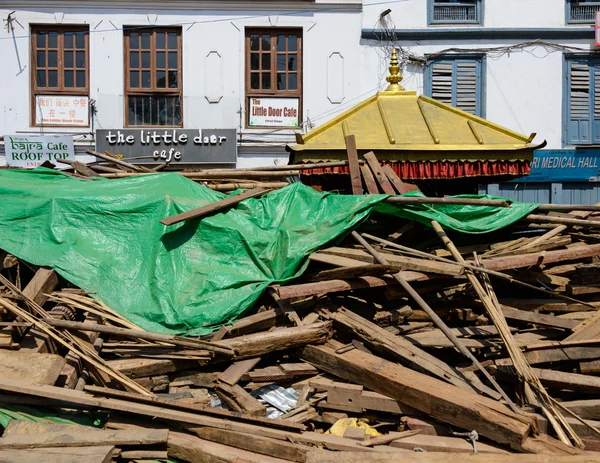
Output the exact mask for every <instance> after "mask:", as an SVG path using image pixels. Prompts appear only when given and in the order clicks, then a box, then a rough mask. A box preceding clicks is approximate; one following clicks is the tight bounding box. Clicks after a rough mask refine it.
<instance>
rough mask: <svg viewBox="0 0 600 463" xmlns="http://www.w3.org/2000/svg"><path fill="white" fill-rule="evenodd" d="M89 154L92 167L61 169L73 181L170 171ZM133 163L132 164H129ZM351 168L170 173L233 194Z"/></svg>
mask: <svg viewBox="0 0 600 463" xmlns="http://www.w3.org/2000/svg"><path fill="white" fill-rule="evenodd" d="M86 152H87V154H89V155H92V156H94V157H96V159H97V161H96V162H94V163H90V164H84V163H82V162H79V161H70V160H60V161H58V163H59V165H58V167H59V168H61V169H64V168H65V167H68V169H66V170H67V171H72V173H70V174H69V175H73V176H74V177H77V178H80V179H85V180H94V179H97V178H100V177H104V178H113V179H116V178H126V177H134V176H139V175H151V174H157V173H164V172H167V171H169V169H170V167H171V166H169V165H167V164H160V165H157V166H152V165H150V166H148V165H144V164H135V161H136V159H137V160H140V159H144V158H132V159H129V160H128V161H125V160H123V159H122V158H121V157H119V156H118V155H115V154H114V153H111V152H110V151H106V152H105V153H98V152H96V151H93V150H87V151H86ZM129 161H131V162H129ZM346 165H348V162H347V161H341V162H320V163H318V164H298V165H284V166H265V167H256V168H245V169H204V170H197V169H185V170H177V171H171V172H174V173H177V174H178V175H182V176H184V177H187V178H189V179H190V180H193V181H195V182H198V183H201V184H203V185H204V186H206V187H208V188H211V189H213V190H217V191H224V192H227V191H233V190H237V189H240V188H242V189H253V188H263V189H271V190H272V189H278V188H283V187H285V186H286V185H289V183H290V182H291V181H293V180H297V179H298V178H299V175H300V174H301V173H302V171H306V170H310V169H313V168H314V167H317V166H318V167H320V168H333V167H342V166H346Z"/></svg>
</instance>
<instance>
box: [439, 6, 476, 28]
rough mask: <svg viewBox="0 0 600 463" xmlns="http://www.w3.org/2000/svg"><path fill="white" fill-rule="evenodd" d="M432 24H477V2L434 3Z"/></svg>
mask: <svg viewBox="0 0 600 463" xmlns="http://www.w3.org/2000/svg"><path fill="white" fill-rule="evenodd" d="M433 22H439V23H477V22H478V18H477V2H476V1H473V2H454V3H449V2H447V3H442V2H435V3H434V4H433Z"/></svg>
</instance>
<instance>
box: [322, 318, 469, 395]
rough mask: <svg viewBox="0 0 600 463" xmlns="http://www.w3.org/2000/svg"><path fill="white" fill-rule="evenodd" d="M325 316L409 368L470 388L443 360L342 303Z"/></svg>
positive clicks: (462, 387)
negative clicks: (342, 305) (344, 306)
mask: <svg viewBox="0 0 600 463" xmlns="http://www.w3.org/2000/svg"><path fill="white" fill-rule="evenodd" d="M327 316H328V317H329V318H331V319H332V320H333V321H334V322H335V323H336V324H338V325H339V326H341V327H343V328H344V329H346V330H349V331H350V332H351V333H352V334H353V335H354V336H357V337H359V338H360V339H362V340H363V341H365V342H366V343H368V344H369V346H371V347H372V348H373V349H375V350H377V351H378V352H381V353H382V354H383V355H390V356H392V357H393V358H395V359H396V360H398V361H399V362H401V363H402V364H404V365H407V366H409V367H410V368H414V369H416V370H417V371H421V372H424V373H428V374H430V375H433V376H435V377H437V378H439V379H442V380H443V381H445V382H449V383H451V384H454V385H455V386H457V387H459V388H461V389H466V390H472V388H471V386H470V385H469V384H468V383H467V382H465V380H464V379H463V378H461V376H460V374H459V373H458V372H457V371H455V370H453V369H452V368H451V367H449V366H448V365H447V364H446V363H444V362H442V361H441V360H439V359H437V358H435V357H434V356H433V355H431V354H428V353H427V352H425V351H423V350H422V349H420V348H419V347H417V346H415V345H413V344H412V343H411V342H410V341H407V340H406V339H404V338H402V337H397V336H394V335H392V334H390V333H389V332H387V331H386V330H384V329H383V328H380V327H379V326H377V325H375V324H374V323H371V322H369V321H368V320H366V319H365V318H363V317H361V316H359V315H356V314H355V313H353V312H351V311H349V310H347V309H345V308H343V307H341V308H339V309H338V310H336V311H334V312H331V313H328V314H327Z"/></svg>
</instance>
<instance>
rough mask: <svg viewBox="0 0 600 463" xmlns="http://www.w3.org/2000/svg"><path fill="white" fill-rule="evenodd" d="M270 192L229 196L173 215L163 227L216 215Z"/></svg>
mask: <svg viewBox="0 0 600 463" xmlns="http://www.w3.org/2000/svg"><path fill="white" fill-rule="evenodd" d="M268 191H270V189H269V188H261V187H259V188H253V189H252V190H248V191H245V192H243V193H240V194H237V195H233V196H228V197H227V198H225V199H222V200H220V201H217V202H214V203H210V204H207V205H205V206H202V207H198V208H196V209H192V210H189V211H186V212H182V213H180V214H176V215H172V216H170V217H166V218H164V219H162V220H161V221H160V223H162V224H163V225H167V226H168V225H175V224H178V223H181V222H184V221H186V220H191V219H198V218H201V217H206V216H208V215H210V214H214V213H215V212H218V211H222V210H223V209H226V208H228V207H232V206H235V205H236V204H238V203H240V202H242V201H245V200H246V199H249V198H256V197H257V196H261V195H263V194H265V193H267V192H268Z"/></svg>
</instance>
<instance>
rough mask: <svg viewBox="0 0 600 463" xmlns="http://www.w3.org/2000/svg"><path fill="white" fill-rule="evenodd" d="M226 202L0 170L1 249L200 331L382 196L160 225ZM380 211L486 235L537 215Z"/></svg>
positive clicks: (156, 183) (179, 179)
mask: <svg viewBox="0 0 600 463" xmlns="http://www.w3.org/2000/svg"><path fill="white" fill-rule="evenodd" d="M224 197H226V195H224V194H222V193H218V192H215V191H212V190H210V189H208V188H206V187H203V186H201V185H198V184H196V183H194V182H192V181H190V180H188V179H186V178H184V177H183V176H180V175H178V174H157V175H144V176H137V177H129V178H126V179H120V180H106V179H99V180H94V181H86V180H79V179H76V178H73V177H70V176H67V175H64V174H61V173H59V172H56V171H53V170H49V169H43V168H38V169H35V170H33V171H16V170H0V249H4V250H5V251H7V252H9V253H11V254H14V255H15V256H17V257H19V258H22V259H23V260H25V261H28V262H31V263H33V264H36V265H41V266H49V267H52V268H54V269H55V270H56V271H57V272H58V273H59V274H60V275H61V276H63V277H64V278H66V279H67V280H69V281H70V282H72V283H73V284H75V285H77V286H79V287H81V288H82V289H84V290H85V291H91V292H95V293H96V294H97V297H98V298H99V299H101V300H102V301H103V302H104V303H106V304H107V305H108V306H110V307H111V308H112V309H114V310H116V311H117V312H119V313H120V314H122V315H123V316H125V317H126V318H128V319H129V320H131V321H132V322H134V323H136V324H137V325H139V326H140V327H142V328H144V329H146V330H149V331H155V332H159V333H171V334H187V335H192V334H203V333H207V332H210V331H212V330H214V329H215V327H218V326H219V325H221V324H223V323H227V322H230V321H232V320H234V319H235V318H236V317H239V316H240V315H241V314H242V313H243V312H244V311H245V310H246V309H248V308H249V307H250V306H251V305H252V304H253V303H254V301H256V299H257V298H258V297H259V296H260V294H261V293H262V291H263V290H264V289H265V288H266V287H267V286H268V285H269V284H271V283H273V282H278V283H282V284H283V283H286V282H287V281H289V280H291V279H293V278H295V277H297V276H299V275H300V274H301V273H302V272H303V270H304V268H305V267H306V264H307V259H306V258H307V256H308V255H309V254H310V253H312V252H314V251H316V250H318V249H320V248H322V247H323V246H325V245H327V244H328V243H332V242H335V241H336V240H338V239H340V238H341V237H343V236H345V235H346V234H347V233H348V232H349V231H351V230H352V229H354V228H355V227H356V226H358V225H359V224H360V223H361V222H363V221H364V220H366V219H367V218H368V216H369V214H370V213H371V211H372V210H373V208H374V207H375V206H376V205H377V204H378V203H380V202H381V201H382V200H384V199H385V198H386V196H384V195H371V196H350V195H335V194H329V193H318V192H316V191H315V190H313V189H312V188H309V187H307V186H305V185H302V184H300V183H295V184H292V185H290V186H288V187H286V188H283V189H281V190H277V191H273V192H271V193H269V194H267V195H265V196H263V197H261V198H258V199H248V200H246V201H243V202H242V203H240V204H239V205H238V206H237V207H236V208H235V209H230V210H228V211H226V212H224V213H218V214H215V215H213V216H210V217H206V218H204V219H203V220H189V221H187V222H185V223H182V224H179V225H175V226H172V227H166V226H164V225H161V224H160V223H159V220H160V219H162V218H164V217H168V216H171V215H174V214H177V213H180V212H183V211H187V210H190V209H193V208H197V207H200V206H203V205H206V204H209V203H212V202H215V201H218V200H221V199H223V198H224ZM380 207H381V208H382V210H385V211H386V212H388V213H394V214H396V215H401V214H409V216H410V218H413V219H414V218H421V220H422V218H423V217H431V218H436V219H437V220H438V221H439V222H440V223H441V224H442V225H445V226H448V227H450V228H454V229H458V230H461V229H464V230H465V231H469V232H485V231H492V230H495V229H498V228H500V227H502V226H506V225H508V224H510V223H512V222H514V221H516V220H518V219H519V218H521V217H523V216H524V215H526V214H528V213H529V212H530V211H531V210H533V209H534V208H535V207H536V206H535V205H532V204H518V205H515V206H513V207H512V208H510V209H503V208H493V207H486V208H483V209H485V211H484V212H481V213H478V212H477V211H476V210H474V209H473V208H471V207H468V206H467V207H465V206H462V207H461V206H459V207H457V206H452V207H451V206H436V208H435V209H432V208H430V207H427V206H423V207H421V206H419V207H410V208H406V207H402V209H400V208H396V207H389V206H384V205H381V206H380ZM401 211H404V212H401ZM406 211H408V212H406ZM457 220H460V221H457Z"/></svg>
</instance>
